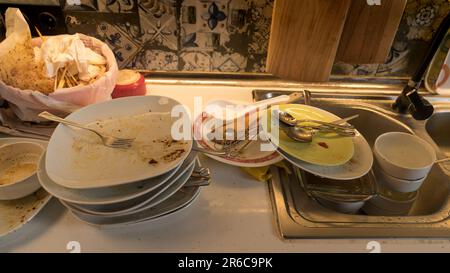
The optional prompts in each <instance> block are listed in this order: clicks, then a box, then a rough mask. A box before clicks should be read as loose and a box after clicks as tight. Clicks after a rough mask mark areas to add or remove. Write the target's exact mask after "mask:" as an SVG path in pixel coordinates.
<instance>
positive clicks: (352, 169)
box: [278, 132, 373, 180]
mask: <svg viewBox="0 0 450 273" xmlns="http://www.w3.org/2000/svg"><path fill="white" fill-rule="evenodd" d="M353 142H354V144H355V151H354V153H353V157H352V158H351V159H350V160H349V161H347V162H346V163H345V164H343V165H340V166H320V165H315V164H311V163H308V162H305V161H302V160H300V159H297V158H295V157H293V156H291V155H289V154H288V153H286V152H285V151H283V150H281V149H278V152H279V153H280V155H282V156H283V157H284V158H285V159H286V160H288V161H289V162H291V163H292V164H294V165H295V166H297V167H299V168H300V169H303V170H305V171H307V172H310V173H312V174H315V175H317V176H320V177H324V178H329V179H335V180H352V179H357V178H360V177H362V176H364V175H366V174H367V173H368V172H369V171H370V170H371V169H372V164H373V154H372V149H371V148H370V146H369V143H367V141H366V139H365V138H364V137H363V136H362V135H361V134H360V133H359V132H358V133H357V135H356V136H355V137H354V138H353Z"/></svg>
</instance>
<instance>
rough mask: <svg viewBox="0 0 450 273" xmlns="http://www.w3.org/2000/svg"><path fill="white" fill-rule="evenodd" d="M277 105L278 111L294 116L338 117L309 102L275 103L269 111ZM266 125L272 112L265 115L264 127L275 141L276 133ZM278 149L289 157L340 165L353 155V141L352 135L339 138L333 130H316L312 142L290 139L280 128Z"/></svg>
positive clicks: (325, 118) (321, 163) (299, 117)
mask: <svg viewBox="0 0 450 273" xmlns="http://www.w3.org/2000/svg"><path fill="white" fill-rule="evenodd" d="M277 108H278V109H279V110H281V111H285V112H288V113H289V114H291V115H292V116H293V117H295V118H296V119H314V120H320V121H325V122H332V121H335V120H338V119H340V118H339V117H337V116H335V115H333V114H331V113H329V112H327V111H324V110H322V109H319V108H315V107H312V106H308V105H302V104H285V105H278V106H274V107H272V108H271V109H270V111H273V110H275V109H277ZM264 123H265V122H263V124H264ZM268 124H271V115H268V117H267V123H265V127H266V128H264V130H265V131H266V132H268V133H269V136H270V138H271V142H272V143H274V144H276V143H277V141H276V140H277V138H276V135H275V134H272V133H271V128H270V126H267V125H268ZM278 148H279V149H281V150H283V151H284V152H286V153H287V154H289V155H290V156H292V157H295V158H297V159H300V160H303V161H305V162H308V163H311V164H316V165H321V166H339V165H342V164H345V163H346V162H347V161H349V160H350V159H351V158H352V157H353V153H354V144H353V139H352V138H351V137H340V136H337V135H336V134H335V133H317V134H316V135H314V136H313V139H312V142H311V143H301V142H298V141H295V140H292V139H291V138H289V137H288V136H287V135H286V134H285V133H284V132H283V130H281V129H280V130H279V144H278Z"/></svg>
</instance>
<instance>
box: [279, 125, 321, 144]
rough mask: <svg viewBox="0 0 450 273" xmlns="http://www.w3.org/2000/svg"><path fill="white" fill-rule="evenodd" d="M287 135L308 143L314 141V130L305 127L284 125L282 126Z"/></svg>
mask: <svg viewBox="0 0 450 273" xmlns="http://www.w3.org/2000/svg"><path fill="white" fill-rule="evenodd" d="M281 128H282V129H283V131H284V132H285V133H286V135H287V136H288V137H290V138H292V139H293V140H296V141H298V142H303V143H308V142H311V141H312V138H313V135H314V134H313V132H312V131H311V130H307V129H305V128H303V127H299V126H292V127H284V126H281Z"/></svg>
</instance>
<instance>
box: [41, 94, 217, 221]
mask: <svg viewBox="0 0 450 273" xmlns="http://www.w3.org/2000/svg"><path fill="white" fill-rule="evenodd" d="M177 105H179V104H178V103H177V102H176V101H174V100H171V99H169V98H165V97H156V96H155V97H150V96H149V97H132V98H123V99H117V100H112V101H108V102H105V103H100V104H95V105H91V106H88V107H85V108H82V109H81V110H79V111H76V112H74V113H73V114H71V115H69V116H68V117H67V118H66V119H68V120H72V121H75V122H78V123H82V124H89V123H91V124H92V123H93V122H95V123H100V124H101V125H99V127H100V128H102V129H105V128H108V129H111V127H113V128H114V130H116V131H114V132H113V133H115V134H119V135H120V134H121V133H123V134H125V135H124V136H122V137H136V140H135V142H134V143H133V147H132V148H130V149H117V148H109V147H105V146H104V145H103V144H102V143H101V142H100V139H99V138H98V136H96V135H95V134H92V133H90V132H88V131H85V130H77V129H74V128H71V127H68V126H66V125H59V126H58V127H57V128H56V130H55V132H54V134H53V135H52V137H51V139H50V142H49V144H48V149H47V152H46V154H45V155H44V156H43V157H42V158H41V160H40V164H39V170H38V178H39V181H40V183H41V185H42V187H43V188H44V189H45V190H47V191H48V192H49V193H50V194H52V195H53V196H55V197H56V198H58V199H59V200H60V201H61V203H62V204H63V205H64V206H66V207H67V208H68V209H69V210H70V211H71V212H72V214H73V215H74V216H75V217H77V218H78V219H80V220H82V221H84V222H87V223H90V224H94V225H124V224H132V223H138V222H142V221H148V220H153V219H157V218H159V217H162V216H165V215H168V214H172V213H174V212H175V211H179V210H180V209H182V208H185V207H187V206H189V205H190V204H191V203H192V202H193V201H194V200H195V199H196V197H197V196H198V195H199V192H200V188H199V185H201V184H202V183H199V182H209V172H208V171H206V172H205V169H204V168H201V166H200V164H199V161H198V158H197V153H196V152H194V151H192V140H186V141H173V140H172V137H171V134H172V133H171V127H172V125H173V122H175V121H174V119H171V118H170V112H171V110H172V109H173V107H174V106H177ZM159 113H161V114H159ZM167 113H169V114H167ZM142 115H148V116H142ZM128 117H132V118H131V119H130V118H128ZM104 120H106V122H105V123H102V122H103V121H104ZM117 120H118V121H117ZM111 125H112V126H111ZM102 126H104V127H102ZM108 126H109V127H108ZM105 130H106V129H105ZM109 134H110V135H111V134H112V133H110V132H109ZM127 134H128V135H130V136H127ZM131 135H132V136H131ZM203 184H208V183H203Z"/></svg>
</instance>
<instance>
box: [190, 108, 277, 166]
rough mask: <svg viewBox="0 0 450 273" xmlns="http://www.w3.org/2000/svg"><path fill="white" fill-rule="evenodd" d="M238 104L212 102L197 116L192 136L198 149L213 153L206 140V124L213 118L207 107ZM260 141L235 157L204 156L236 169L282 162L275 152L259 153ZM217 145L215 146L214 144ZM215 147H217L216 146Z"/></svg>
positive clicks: (210, 142) (212, 143) (251, 144)
mask: <svg viewBox="0 0 450 273" xmlns="http://www.w3.org/2000/svg"><path fill="white" fill-rule="evenodd" d="M238 104H239V103H234V102H230V101H222V100H218V101H213V102H211V103H209V104H208V105H207V106H206V107H205V108H206V109H205V112H204V113H202V114H201V115H199V116H198V117H197V118H196V119H195V121H194V136H195V139H196V142H197V144H198V146H199V147H202V148H204V149H207V150H211V151H214V150H216V149H215V147H214V146H215V144H214V142H212V141H210V140H209V139H208V136H207V135H208V133H209V132H208V129H207V128H206V127H207V126H205V125H206V123H207V122H208V121H211V120H212V118H213V113H208V109H207V108H208V107H211V106H214V105H216V106H218V107H222V108H223V107H226V105H238ZM262 143H263V142H262V141H261V140H259V139H258V140H256V141H253V142H252V143H250V144H249V145H248V147H247V148H246V149H245V150H244V151H242V153H241V154H239V155H237V156H226V157H225V156H223V157H222V156H214V155H209V154H205V155H206V156H208V157H210V158H212V159H214V160H217V161H219V162H222V163H225V164H229V165H233V166H238V167H250V168H251V167H263V166H269V165H272V164H275V163H277V162H280V161H281V160H283V158H282V157H281V156H280V155H279V154H278V153H277V152H276V151H261V145H262ZM216 145H217V144H216ZM216 147H217V146H216Z"/></svg>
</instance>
